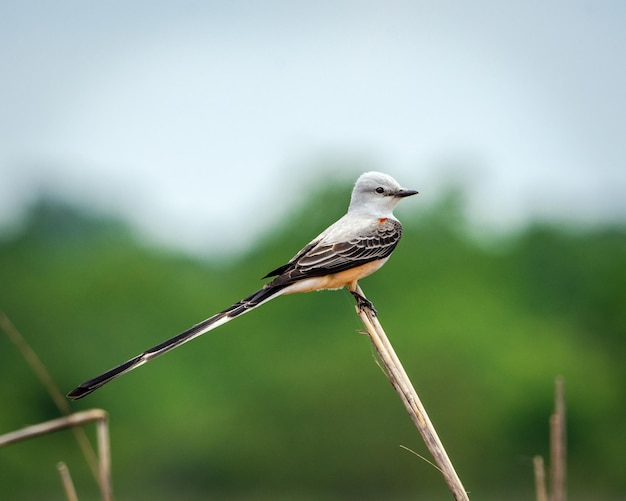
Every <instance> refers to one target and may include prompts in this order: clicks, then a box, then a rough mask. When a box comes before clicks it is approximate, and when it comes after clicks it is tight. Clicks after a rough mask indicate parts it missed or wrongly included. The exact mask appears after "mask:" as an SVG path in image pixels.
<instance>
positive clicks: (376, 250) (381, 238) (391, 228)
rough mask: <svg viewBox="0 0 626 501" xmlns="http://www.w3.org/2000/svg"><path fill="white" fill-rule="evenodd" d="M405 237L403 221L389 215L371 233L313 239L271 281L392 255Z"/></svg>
mask: <svg viewBox="0 0 626 501" xmlns="http://www.w3.org/2000/svg"><path fill="white" fill-rule="evenodd" d="M401 237H402V225H401V224H400V222H399V221H397V220H395V219H387V220H386V221H385V222H384V223H381V224H379V225H378V226H377V227H376V229H375V230H374V231H373V232H372V233H370V234H369V235H366V236H362V237H359V238H353V239H350V240H348V241H346V242H336V243H324V242H319V241H318V242H311V243H310V244H309V245H307V246H306V247H305V248H304V249H302V251H300V252H299V253H298V254H297V255H296V256H295V257H294V258H293V259H292V260H291V261H289V263H287V264H286V265H284V266H281V267H280V268H277V269H276V270H274V271H273V272H271V273H270V274H268V275H267V276H274V275H278V276H277V277H276V278H275V279H274V280H273V281H272V282H271V283H272V284H273V285H283V284H290V283H293V282H296V281H298V280H302V279H304V278H309V277H319V276H323V275H328V274H331V273H339V272H341V271H345V270H349V269H351V268H355V267H357V266H361V265H363V264H366V263H369V262H371V261H377V260H379V259H384V258H386V257H389V255H390V254H391V253H392V252H393V250H394V249H395V247H396V245H398V242H399V241H400V238H401Z"/></svg>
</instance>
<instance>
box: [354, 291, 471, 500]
mask: <svg viewBox="0 0 626 501" xmlns="http://www.w3.org/2000/svg"><path fill="white" fill-rule="evenodd" d="M356 292H357V293H358V294H360V295H361V296H362V297H363V298H365V295H364V294H363V291H362V290H361V288H360V287H359V286H357V288H356ZM357 314H358V315H359V317H360V318H361V321H362V322H363V324H364V325H365V328H366V329H367V332H368V334H369V337H370V339H371V341H372V343H373V344H374V347H375V348H376V351H377V352H378V355H379V357H380V359H381V361H382V363H383V365H384V368H385V371H386V373H387V376H388V377H389V380H390V381H391V384H392V385H393V387H394V388H395V389H396V391H397V392H398V394H399V395H400V398H401V399H402V402H403V403H404V406H405V407H406V410H407V412H408V413H409V415H410V416H411V419H412V420H413V423H415V426H416V427H417V429H418V430H419V432H420V434H421V435H422V438H423V439H424V442H425V443H426V446H427V447H428V450H429V451H430V453H431V454H432V455H433V458H434V459H435V462H436V463H437V466H438V467H439V469H440V470H441V472H442V473H443V476H444V479H445V481H446V483H447V484H448V487H449V488H450V491H451V492H452V494H453V496H454V499H456V500H466V501H469V497H468V495H467V492H466V491H465V488H464V487H463V484H462V483H461V480H460V479H459V477H458V475H457V474H456V471H455V470H454V466H452V462H451V461H450V458H448V454H447V453H446V451H445V449H444V447H443V444H442V443H441V440H439V436H438V435H437V432H436V431H435V428H434V427H433V425H432V423H431V422H430V419H429V417H428V414H427V413H426V409H424V406H423V405H422V402H421V401H420V399H419V397H418V396H417V393H416V392H415V389H414V388H413V385H412V384H411V380H410V379H409V377H408V376H407V374H406V372H405V371H404V368H403V367H402V364H401V363H400V360H399V359H398V357H397V356H396V353H395V351H394V349H393V346H392V345H391V343H390V342H389V339H388V338H387V335H386V334H385V331H384V330H383V328H382V326H381V325H380V322H379V321H378V318H377V316H376V315H375V314H374V313H373V312H372V311H371V310H370V309H369V308H367V307H358V306H357Z"/></svg>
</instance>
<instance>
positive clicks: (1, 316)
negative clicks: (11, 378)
mask: <svg viewBox="0 0 626 501" xmlns="http://www.w3.org/2000/svg"><path fill="white" fill-rule="evenodd" d="M0 328H1V329H2V330H3V331H4V332H5V334H6V335H7V336H8V338H9V339H10V340H11V342H12V343H13V344H14V345H15V346H16V348H17V349H18V351H19V352H20V353H21V354H22V356H23V357H24V360H26V363H27V364H28V365H29V366H30V368H31V369H32V370H33V372H34V373H35V375H36V376H37V377H38V378H39V381H41V384H43V385H44V387H45V388H46V390H47V391H48V394H49V395H50V398H52V401H53V402H54V404H55V405H56V406H57V409H59V411H61V413H62V414H64V415H66V416H68V415H70V414H71V413H72V409H71V408H70V406H69V404H68V403H67V399H66V398H65V396H64V395H63V393H61V390H59V388H58V386H57V385H56V383H55V382H54V380H53V379H52V376H51V375H50V373H49V372H48V369H46V366H45V365H44V364H43V362H42V361H41V359H40V358H39V357H38V356H37V354H36V353H35V351H34V350H33V349H32V348H31V347H30V345H29V344H28V343H27V342H26V339H24V337H23V336H22V335H21V334H20V331H18V330H17V328H16V327H15V326H14V325H13V322H11V320H10V319H9V317H7V316H6V314H5V313H4V312H3V311H2V310H0ZM72 432H73V433H74V437H75V439H76V441H77V442H78V445H79V447H80V449H81V450H82V452H83V455H84V456H85V459H86V461H87V464H88V465H89V468H90V469H91V472H92V474H93V476H94V478H95V479H96V481H98V459H97V457H96V453H95V451H94V450H93V447H92V446H91V442H89V439H88V438H87V435H86V434H85V430H83V429H82V428H74V429H73V430H72Z"/></svg>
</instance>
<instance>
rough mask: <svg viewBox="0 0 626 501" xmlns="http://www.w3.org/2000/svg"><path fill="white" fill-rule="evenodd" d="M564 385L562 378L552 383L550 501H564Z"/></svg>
mask: <svg viewBox="0 0 626 501" xmlns="http://www.w3.org/2000/svg"><path fill="white" fill-rule="evenodd" d="M565 441H566V431H565V383H564V381H563V378H562V377H557V378H556V379H555V381H554V414H552V416H550V471H551V475H550V476H551V485H552V489H551V491H552V496H551V497H550V498H551V501H565V500H566V498H567V489H566V487H565V479H566V445H565Z"/></svg>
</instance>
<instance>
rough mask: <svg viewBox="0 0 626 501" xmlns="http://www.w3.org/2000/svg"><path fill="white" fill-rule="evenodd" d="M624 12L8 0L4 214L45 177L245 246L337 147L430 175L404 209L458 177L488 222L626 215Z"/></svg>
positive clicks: (142, 222)
mask: <svg viewBox="0 0 626 501" xmlns="http://www.w3.org/2000/svg"><path fill="white" fill-rule="evenodd" d="M625 27H626V3H625V2H622V1H618V0H616V1H602V0H599V1H598V0H596V1H580V0H573V1H565V0H552V1H548V2H545V1H543V2H539V1H530V2H528V1H513V2H499V1H495V0H493V1H484V0H478V1H475V2H464V1H460V0H458V1H443V2H441V1H437V2H436V1H434V0H429V1H411V2H410V1H360V2H357V1H351V2H348V1H341V0H339V1H328V0H323V1H316V2H293V1H290V2H287V1H284V2H277V1H264V2H253V1H234V2H211V1H204V2H200V1H196V2H191V1H180V2H161V1H150V2H148V1H132V0H130V1H119V0H111V1H106V2H77V1H76V2H70V1H64V0H61V1H56V2H47V1H24V2H3V3H2V5H0V63H1V65H2V68H3V72H2V78H1V79H0V110H1V112H0V225H2V224H5V225H6V224H7V223H8V222H10V221H12V220H15V218H17V217H19V214H20V213H21V212H22V211H23V209H24V207H25V206H26V204H27V203H29V202H30V201H32V200H33V198H34V197H36V196H37V194H38V193H40V192H41V191H42V190H46V191H47V192H49V193H53V194H57V195H60V196H65V197H67V198H68V199H70V200H72V201H77V202H88V203H90V204H91V205H93V206H94V207H96V208H98V209H103V210H106V211H108V212H111V213H113V214H116V215H121V216H123V217H125V218H127V219H128V220H129V221H131V222H132V223H133V224H134V225H135V226H136V227H137V228H140V229H141V230H142V231H144V232H145V233H147V234H148V235H150V236H152V237H154V238H156V239H157V240H159V241H162V242H165V243H167V244H168V245H175V246H179V247H180V248H183V249H187V250H192V251H196V252H198V251H199V252H209V251H216V250H222V251H223V250H225V249H229V248H241V246H243V245H245V244H246V243H247V242H249V241H250V240H251V239H254V238H256V237H257V236H258V235H259V233H260V232H262V231H264V230H265V229H266V228H267V227H268V226H270V225H271V224H273V220H274V219H275V218H276V217H279V216H280V213H281V211H283V210H285V208H289V207H292V206H293V203H294V201H295V199H296V198H297V196H298V195H299V194H301V193H304V194H306V193H307V192H308V191H310V189H311V188H310V185H309V182H311V181H312V182H313V183H322V182H324V181H325V179H324V178H325V176H328V170H327V169H324V166H325V165H327V164H328V162H333V164H334V165H335V166H336V169H335V172H336V174H337V175H338V176H339V177H342V178H346V179H352V178H354V177H356V175H358V174H359V173H360V172H361V171H363V170H369V169H371V168H376V169H377V170H383V171H385V172H387V173H389V174H391V175H393V176H394V177H396V178H397V179H398V181H399V182H400V183H401V184H404V185H406V186H408V187H412V188H417V189H418V190H420V192H421V194H420V198H419V199H418V200H417V201H416V202H415V203H412V204H411V205H410V207H406V206H405V207H401V208H400V210H399V215H400V216H402V214H403V213H405V214H406V211H419V210H420V206H424V205H427V204H429V203H431V202H432V200H434V199H435V198H436V196H437V195H438V194H439V193H440V192H441V190H442V187H443V186H444V185H445V184H446V183H448V182H452V183H457V184H460V185H463V186H466V188H467V190H468V194H469V201H470V209H471V214H472V217H473V219H474V220H475V221H476V222H477V223H478V224H481V225H486V226H488V227H503V226H504V227H507V226H510V225H516V224H519V223H523V222H524V221H526V220H527V218H529V217H533V216H542V217H544V216H549V217H553V218H557V219H564V220H567V221H584V222H595V221H602V220H605V219H607V218H608V219H613V220H615V219H619V220H622V221H623V220H624V219H625V218H626V197H625V196H624V190H625V189H626V64H625V62H626V35H625V34H624V33H625V29H624V28H625ZM361 166H362V167H361ZM327 182H333V179H327ZM347 196H348V194H346V197H347ZM259 204H262V210H258V206H259ZM346 204H347V198H346ZM407 205H408V204H407ZM329 222H330V221H329ZM216 231H217V232H218V234H219V235H220V238H219V239H216V238H215V232H216ZM300 243H302V242H300Z"/></svg>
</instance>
